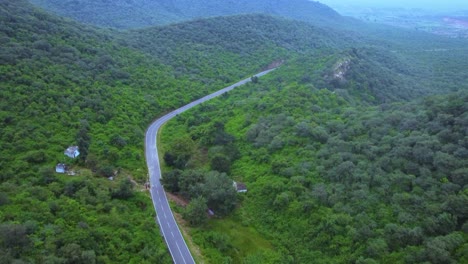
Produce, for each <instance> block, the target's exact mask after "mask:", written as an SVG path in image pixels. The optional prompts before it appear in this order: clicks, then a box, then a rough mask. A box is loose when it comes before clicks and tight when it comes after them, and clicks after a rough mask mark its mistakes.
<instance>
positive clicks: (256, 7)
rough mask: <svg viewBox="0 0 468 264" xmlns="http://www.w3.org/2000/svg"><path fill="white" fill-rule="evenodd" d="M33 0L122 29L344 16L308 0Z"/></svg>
mask: <svg viewBox="0 0 468 264" xmlns="http://www.w3.org/2000/svg"><path fill="white" fill-rule="evenodd" d="M30 1H31V2H32V3H34V4H37V5H39V6H42V7H44V8H46V9H49V10H52V11H54V12H56V13H58V14H60V15H63V16H67V17H71V18H73V19H75V20H77V21H81V22H83V23H88V24H93V25H96V26H100V27H112V28H120V29H129V28H144V27H148V26H155V25H166V24H170V23H175V22H182V21H187V20H193V19H196V18H206V17H213V16H227V15H236V14H253V13H257V14H260V13H262V14H270V15H275V16H284V17H288V18H292V19H296V20H302V21H308V22H314V23H321V24H326V23H337V22H339V21H342V20H344V18H342V17H341V16H339V15H338V14H337V13H336V12H335V11H334V10H332V9H331V8H329V7H328V6H326V5H323V4H321V3H318V2H311V1H307V0H279V1H268V0H257V1H249V0H237V1H228V0H204V1H201V0H178V1H172V0H158V1H152V0H138V1H135V0H130V1H129V0H113V1H93V0H80V1H75V0H30Z"/></svg>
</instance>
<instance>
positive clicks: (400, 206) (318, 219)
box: [163, 61, 468, 263]
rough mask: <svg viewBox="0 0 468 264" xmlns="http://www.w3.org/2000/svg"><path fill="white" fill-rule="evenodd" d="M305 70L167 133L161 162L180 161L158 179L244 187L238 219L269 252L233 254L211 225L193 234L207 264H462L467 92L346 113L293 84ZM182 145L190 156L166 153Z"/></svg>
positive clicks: (271, 79) (230, 98)
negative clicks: (215, 180)
mask: <svg viewBox="0 0 468 264" xmlns="http://www.w3.org/2000/svg"><path fill="white" fill-rule="evenodd" d="M316 65H319V63H318V62H316ZM301 66H302V67H301ZM304 66H305V65H303V64H301V63H300V62H298V61H294V63H290V64H288V65H284V66H282V67H281V68H279V69H277V70H276V71H275V72H274V73H272V75H271V76H268V77H265V78H264V79H261V80H259V81H258V82H257V83H252V84H249V85H247V87H243V88H241V89H238V90H235V91H233V92H230V94H229V95H227V96H224V97H223V98H222V99H220V100H216V101H212V102H209V103H206V104H204V105H203V106H201V107H199V108H198V109H196V110H193V111H192V112H189V113H184V114H183V115H182V116H181V117H180V118H178V119H177V120H176V121H174V122H171V123H170V124H169V126H168V127H166V128H165V131H164V133H163V135H164V137H163V142H165V144H167V146H168V147H167V149H166V153H167V154H170V155H172V158H173V159H175V160H177V159H178V158H180V155H182V156H183V157H184V158H185V162H183V164H184V165H183V166H182V167H180V166H177V164H175V165H174V164H173V166H175V167H177V168H178V170H175V171H172V172H168V173H166V175H167V178H166V179H167V180H172V179H174V177H173V175H174V173H178V174H179V175H185V174H188V173H193V172H194V171H197V170H200V169H203V170H206V171H219V172H223V173H227V174H228V175H230V176H231V178H233V179H234V180H236V181H241V182H244V183H245V184H246V185H247V186H248V192H247V193H246V194H245V195H242V196H241V198H242V202H241V207H240V208H238V209H236V212H235V218H236V219H237V221H238V222H240V223H242V224H243V225H248V226H252V227H253V228H254V229H255V230H258V231H259V232H260V233H261V237H262V238H263V239H266V240H268V241H271V243H272V244H273V246H274V247H275V250H274V251H270V250H267V251H266V250H263V249H262V248H258V249H259V250H258V252H256V253H251V254H246V253H245V252H239V250H241V249H242V246H239V245H238V244H236V243H237V242H236V240H237V239H239V238H238V237H237V235H236V234H233V235H224V236H223V230H216V231H213V228H214V227H216V226H218V224H217V222H218V221H220V222H222V221H223V220H211V221H215V222H214V223H211V224H204V225H202V226H201V227H199V228H195V229H194V230H193V232H194V234H196V236H197V237H198V239H199V245H200V246H201V247H202V250H204V253H205V254H206V256H207V258H208V259H209V261H208V262H210V263H211V262H213V263H214V262H219V261H221V260H224V261H226V260H227V259H231V260H232V259H234V260H235V261H234V262H242V261H244V262H246V263H267V262H273V263H349V262H356V263H464V262H466V261H467V260H468V255H467V251H466V250H467V246H468V243H467V232H468V230H467V228H468V226H467V217H468V211H467V210H466V206H465V205H466V204H467V203H468V193H467V189H466V186H467V184H468V181H467V180H468V177H467V175H468V171H467V167H466V160H467V158H468V156H467V154H468V145H467V142H466V133H467V130H466V128H467V127H468V126H467V125H468V123H467V122H468V119H467V113H468V111H467V110H468V104H467V102H468V95H467V93H466V90H464V91H463V92H458V93H453V94H450V95H444V96H436V97H428V98H425V99H421V100H417V101H415V102H411V103H397V104H386V105H381V106H378V107H366V106H352V105H351V104H350V103H349V102H348V101H346V100H345V99H344V98H343V97H341V96H339V95H338V94H337V93H335V92H331V91H329V90H327V89H318V88H317V87H315V86H314V85H312V84H310V83H308V82H306V81H305V80H303V81H295V80H298V79H297V76H301V75H303V74H304V68H305V67H304ZM314 67H316V68H319V67H320V66H314ZM287 76H289V77H287ZM166 133H167V135H166ZM182 139H183V140H185V141H188V142H189V143H188V144H189V145H191V146H193V148H191V152H182V153H181V152H177V153H174V152H171V150H174V149H176V148H174V144H177V142H181V140H182ZM186 145H187V144H186ZM169 165H171V164H169ZM181 168H182V171H180V169H181ZM191 171H192V172H191ZM210 173H212V172H210ZM164 177H166V176H164ZM183 179H184V178H183V177H181V178H180V179H179V182H181V181H183ZM169 186H174V185H173V184H172V185H169ZM168 189H169V190H170V191H178V192H180V193H181V194H182V195H184V193H183V191H184V188H183V187H181V188H180V189H178V190H174V189H171V188H168ZM192 190H193V189H192ZM205 217H206V216H205ZM199 230H205V231H202V232H201V233H200V232H199ZM208 231H211V232H215V234H217V235H218V236H221V241H223V243H221V244H220V245H221V246H218V244H216V243H211V242H210V241H212V239H213V236H214V235H213V234H212V233H210V232H208ZM204 232H205V233H207V234H206V235H203V233H204ZM225 232H226V233H227V231H225ZM215 237H216V236H215ZM244 251H245V249H244ZM260 252H263V253H260Z"/></svg>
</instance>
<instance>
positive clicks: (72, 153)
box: [63, 146, 80, 159]
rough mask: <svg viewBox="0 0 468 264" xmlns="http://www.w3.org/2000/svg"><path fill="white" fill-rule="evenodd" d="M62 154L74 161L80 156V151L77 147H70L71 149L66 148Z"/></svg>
mask: <svg viewBox="0 0 468 264" xmlns="http://www.w3.org/2000/svg"><path fill="white" fill-rule="evenodd" d="M63 154H65V155H66V156H68V157H70V158H72V159H74V158H76V157H78V156H79V155H80V151H79V150H78V146H71V147H68V148H67V149H66V150H65V151H64V152H63Z"/></svg>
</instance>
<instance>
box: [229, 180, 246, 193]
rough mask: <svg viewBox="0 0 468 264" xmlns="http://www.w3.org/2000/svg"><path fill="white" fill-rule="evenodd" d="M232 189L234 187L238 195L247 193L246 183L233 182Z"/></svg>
mask: <svg viewBox="0 0 468 264" xmlns="http://www.w3.org/2000/svg"><path fill="white" fill-rule="evenodd" d="M232 187H234V189H236V191H237V192H238V193H245V192H247V186H246V185H245V184H244V183H242V182H235V181H233V182H232Z"/></svg>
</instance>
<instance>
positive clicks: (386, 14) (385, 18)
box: [337, 6, 468, 38]
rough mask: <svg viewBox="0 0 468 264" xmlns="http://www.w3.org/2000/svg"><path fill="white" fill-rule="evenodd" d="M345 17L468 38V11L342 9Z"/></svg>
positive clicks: (340, 10) (451, 36) (339, 10)
mask: <svg viewBox="0 0 468 264" xmlns="http://www.w3.org/2000/svg"><path fill="white" fill-rule="evenodd" d="M337 11H338V12H340V13H341V14H343V15H345V16H351V17H355V18H358V19H360V20H363V21H366V22H373V23H380V24H386V25H391V26H396V27H402V28H410V29H416V30H421V31H426V32H430V33H433V34H437V35H442V36H447V37H450V38H468V10H466V11H457V12H452V13H450V12H441V13H439V12H431V11H427V10H423V9H414V8H413V9H405V8H362V7H349V6H348V7H342V8H338V10H337Z"/></svg>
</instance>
